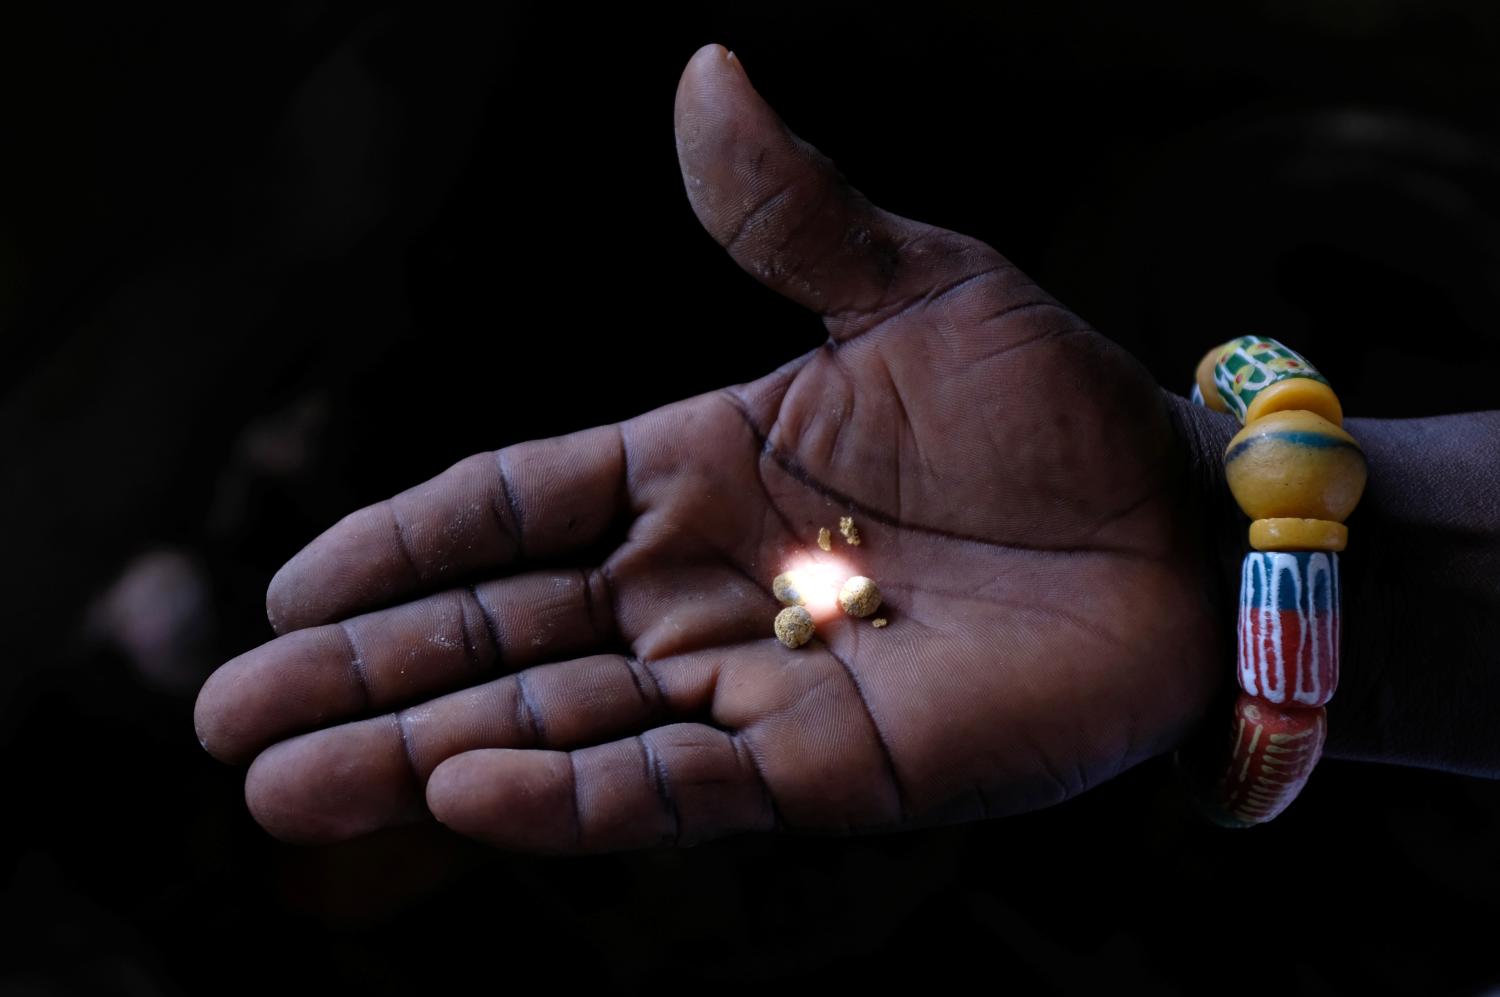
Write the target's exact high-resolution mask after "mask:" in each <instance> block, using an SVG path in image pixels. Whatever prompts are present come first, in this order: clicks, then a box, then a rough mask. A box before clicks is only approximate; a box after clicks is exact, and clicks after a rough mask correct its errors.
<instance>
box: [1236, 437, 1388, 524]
mask: <svg viewBox="0 0 1500 997" xmlns="http://www.w3.org/2000/svg"><path fill="white" fill-rule="evenodd" d="M1224 477H1225V478H1226V479H1227V480H1228V482H1229V490H1230V491H1231V492H1233V493H1234V500H1235V501H1236V502H1238V503H1239V504H1240V508H1241V509H1243V510H1244V511H1245V515H1247V516H1249V517H1250V518H1251V519H1328V520H1333V521H1334V522H1343V521H1344V520H1345V519H1347V518H1348V517H1349V513H1351V512H1353V511H1354V507H1355V505H1357V504H1358V503H1359V497H1360V495H1361V494H1362V493H1363V492H1364V490H1365V455H1364V453H1363V452H1362V451H1361V450H1360V449H1359V444H1358V443H1356V442H1355V441H1354V437H1352V436H1350V435H1349V434H1348V433H1346V432H1344V431H1343V430H1342V429H1340V428H1339V427H1338V426H1335V425H1334V424H1333V423H1331V422H1329V421H1328V420H1327V419H1324V418H1323V417H1322V416H1320V415H1315V414H1314V413H1312V412H1304V411H1293V412H1272V413H1271V414H1270V415H1267V416H1262V417H1261V418H1259V419H1257V420H1255V421H1254V422H1252V423H1250V424H1249V425H1247V426H1245V428H1244V429H1241V430H1240V431H1239V432H1238V433H1237V434H1235V437H1234V439H1232V440H1230V441H1229V446H1228V447H1227V448H1226V449H1225V451H1224Z"/></svg>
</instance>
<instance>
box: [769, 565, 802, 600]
mask: <svg viewBox="0 0 1500 997" xmlns="http://www.w3.org/2000/svg"><path fill="white" fill-rule="evenodd" d="M771 594H772V595H774V596H775V597H776V601H777V602H779V603H781V604H782V605H783V606H804V605H806V604H807V599H806V598H805V597H804V596H803V595H802V593H801V592H800V591H798V589H797V576H796V575H795V574H794V573H792V572H790V571H783V572H782V573H781V574H779V575H777V576H776V578H775V580H774V581H772V582H771Z"/></svg>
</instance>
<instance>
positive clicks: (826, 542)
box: [818, 526, 833, 551]
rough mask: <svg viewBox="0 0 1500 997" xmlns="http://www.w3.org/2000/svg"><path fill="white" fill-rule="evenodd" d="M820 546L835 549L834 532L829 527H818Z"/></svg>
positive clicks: (827, 549) (829, 549) (824, 548)
mask: <svg viewBox="0 0 1500 997" xmlns="http://www.w3.org/2000/svg"><path fill="white" fill-rule="evenodd" d="M818 546H819V547H820V548H822V549H823V550H825V551H831V550H833V534H832V533H829V532H828V527H826V526H820V527H818Z"/></svg>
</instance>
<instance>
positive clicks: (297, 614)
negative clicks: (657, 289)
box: [266, 425, 630, 634]
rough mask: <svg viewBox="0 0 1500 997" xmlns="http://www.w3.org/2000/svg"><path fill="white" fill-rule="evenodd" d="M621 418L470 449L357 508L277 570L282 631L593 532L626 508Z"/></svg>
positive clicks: (557, 550)
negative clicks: (428, 475) (426, 476)
mask: <svg viewBox="0 0 1500 997" xmlns="http://www.w3.org/2000/svg"><path fill="white" fill-rule="evenodd" d="M629 505H630V503H629V489H628V487H627V482H626V460H625V443H624V437H623V436H622V434H621V431H620V427H619V426H617V425H610V426H599V427H596V428H594V429H586V430H583V431H581V432H577V433H571V434H569V435H567V436H559V437H555V438H553V439H549V440H535V441H531V442H528V443H518V444H516V445H514V446H510V447H506V448H505V449H503V450H497V451H491V452H489V453H482V454H475V455H474V456H472V457H468V458H466V459H464V460H462V461H459V462H458V463H457V464H455V465H453V466H452V467H451V468H449V469H448V470H446V471H444V472H443V473H442V474H440V475H438V476H437V477H435V478H433V479H431V480H430V481H426V482H424V483H422V484H420V485H417V486H416V487H414V488H409V489H407V490H406V491H404V492H401V493H400V494H399V495H396V496H394V497H392V498H389V499H386V500H385V501H383V502H378V503H376V504H375V505H372V506H367V507H366V508H363V509H360V510H359V511H358V512H353V513H350V514H349V515H347V516H345V517H344V518H343V519H342V520H340V521H339V522H338V523H336V524H335V525H334V526H332V527H331V528H330V529H328V530H327V531H326V532H324V533H323V534H322V535H321V536H319V537H318V538H317V539H316V540H314V541H313V542H312V543H310V544H308V545H307V546H306V547H304V548H303V549H302V550H301V551H300V552H299V553H298V554H297V555H296V556H295V557H293V558H292V559H291V560H290V561H288V562H287V563H286V564H285V565H284V566H283V567H282V569H281V570H280V571H278V572H277V573H276V577H275V578H273V579H271V586H270V589H269V590H268V591H267V593H266V616H267V617H268V618H269V620H270V621H271V627H272V629H274V630H275V631H276V632H277V633H278V634H283V633H287V632H288V631H291V630H300V629H302V628H303V627H310V626H316V625H319V624H323V623H329V622H332V621H334V620H339V619H342V618H344V617H346V616H349V615H350V614H352V613H357V612H363V611H365V610H369V609H374V608H378V607H380V606H384V605H388V604H390V603H391V602H394V601H396V600H398V599H402V598H408V597H410V596H413V595H417V594H423V593H426V592H429V591H433V590H436V589H438V588H445V587H449V586H451V585H453V584H454V583H455V580H457V579H462V578H463V577H464V576H466V575H470V574H472V573H474V572H476V571H478V570H480V569H500V570H509V569H512V568H514V567H515V566H517V565H519V564H521V563H524V562H526V561H532V560H542V559H546V558H552V557H558V556H561V555H565V554H567V553H569V552H570V551H574V550H578V549H582V548H586V547H588V546H590V545H591V544H594V543H597V542H598V541H599V540H601V539H603V537H604V536H605V535H606V534H607V533H608V532H609V531H610V529H611V527H613V526H614V525H615V524H616V523H618V522H619V521H620V520H621V519H622V518H623V517H624V516H625V515H626V514H627V513H628V512H629Z"/></svg>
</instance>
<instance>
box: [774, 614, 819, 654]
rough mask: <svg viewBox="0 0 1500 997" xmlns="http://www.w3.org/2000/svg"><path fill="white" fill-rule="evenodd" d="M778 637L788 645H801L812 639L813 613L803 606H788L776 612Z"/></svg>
mask: <svg viewBox="0 0 1500 997" xmlns="http://www.w3.org/2000/svg"><path fill="white" fill-rule="evenodd" d="M774 629H775V630H776V639H777V640H779V641H781V642H782V643H783V644H785V645H786V646H787V647H801V646H802V645H803V644H806V643H807V642H808V641H810V640H812V635H813V629H814V628H813V618H812V614H811V613H809V612H808V611H807V610H805V609H803V608H802V607H801V606H788V607H786V608H785V609H783V610H782V611H781V612H779V613H777V614H776V625H775V628H774Z"/></svg>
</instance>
